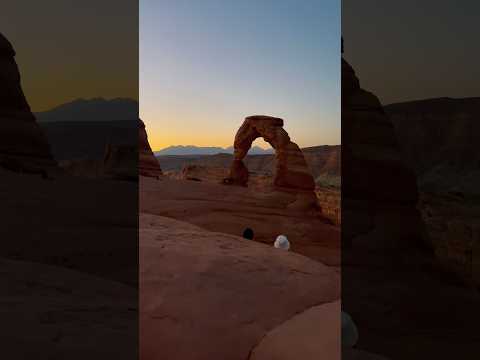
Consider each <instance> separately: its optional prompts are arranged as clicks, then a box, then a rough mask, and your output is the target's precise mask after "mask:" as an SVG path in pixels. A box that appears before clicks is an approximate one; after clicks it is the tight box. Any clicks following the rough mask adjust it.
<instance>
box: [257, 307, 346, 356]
mask: <svg viewBox="0 0 480 360" xmlns="http://www.w3.org/2000/svg"><path fill="white" fill-rule="evenodd" d="M340 311H341V306H340V301H335V302H332V303H328V304H323V305H317V306H314V307H311V308H310V309H308V310H305V311H304V312H302V313H300V314H298V315H295V316H294V317H292V318H291V319H289V320H287V321H285V322H284V323H283V324H282V325H280V326H278V327H276V328H275V329H273V330H271V331H270V332H269V333H268V334H267V335H265V337H264V338H263V339H262V340H261V342H260V343H259V344H258V345H257V346H256V347H255V348H254V349H253V351H252V353H251V356H250V358H249V360H270V359H275V360H297V359H302V360H340V358H341V354H340V349H341V329H340V327H341V326H340V316H339V315H340Z"/></svg>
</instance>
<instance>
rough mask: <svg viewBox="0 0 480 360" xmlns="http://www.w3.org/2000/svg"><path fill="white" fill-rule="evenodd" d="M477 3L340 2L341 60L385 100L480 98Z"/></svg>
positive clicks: (446, 0) (479, 3)
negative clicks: (446, 97)
mask: <svg viewBox="0 0 480 360" xmlns="http://www.w3.org/2000/svg"><path fill="white" fill-rule="evenodd" d="M479 18H480V1H478V0H462V1H458V2H454V1H451V0H422V1H418V0H403V1H379V0H361V1H359V0H343V1H342V33H343V36H344V48H345V53H344V56H345V59H346V60H347V61H348V62H349V63H350V64H351V65H352V66H353V67H354V69H355V71H356V72H357V74H358V76H359V78H360V82H361V85H362V87H363V88H365V89H367V90H369V91H372V92H374V93H375V95H377V96H378V97H379V98H380V100H381V101H382V102H383V103H384V104H389V103H395V102H402V101H409V100H419V99H425V98H435V97H444V96H448V97H473V96H480V72H479V70H478V68H479V67H478V59H479V58H480V47H479V46H478V21H479Z"/></svg>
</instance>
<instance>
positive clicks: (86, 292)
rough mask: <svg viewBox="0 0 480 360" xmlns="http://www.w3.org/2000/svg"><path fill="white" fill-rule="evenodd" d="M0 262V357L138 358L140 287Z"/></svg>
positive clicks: (41, 266)
mask: <svg viewBox="0 0 480 360" xmlns="http://www.w3.org/2000/svg"><path fill="white" fill-rule="evenodd" d="M84 215H85V214H84ZM16 240H18V238H17V239H16ZM63 240H65V239H63ZM96 240H99V241H98V242H101V240H103V239H96ZM111 258H112V257H110V259H111ZM123 265H125V260H124V261H123ZM0 267H1V269H2V271H1V273H0V281H1V282H2V284H3V286H2V287H1V288H0V296H1V298H2V301H3V302H4V303H5V304H6V305H5V306H2V307H0V317H1V318H2V327H3V328H4V329H5V330H6V329H8V331H3V332H2V358H4V359H12V360H14V359H39V358H41V359H42V358H43V359H71V360H82V359H86V358H88V359H91V360H97V359H112V358H115V359H119V360H120V359H121V360H128V359H135V358H137V356H138V353H137V351H136V350H137V346H136V342H137V338H138V332H137V328H136V326H135V325H136V324H137V312H136V311H132V309H134V308H136V307H137V306H138V291H137V287H136V286H128V285H125V284H121V283H120V282H118V281H113V280H111V279H106V278H104V277H99V276H93V275H91V274H86V273H82V272H80V271H74V270H71V269H66V268H62V267H60V266H51V265H46V264H42V263H39V262H36V261H32V262H30V261H19V260H11V259H5V258H1V257H0ZM99 339H101V341H99Z"/></svg>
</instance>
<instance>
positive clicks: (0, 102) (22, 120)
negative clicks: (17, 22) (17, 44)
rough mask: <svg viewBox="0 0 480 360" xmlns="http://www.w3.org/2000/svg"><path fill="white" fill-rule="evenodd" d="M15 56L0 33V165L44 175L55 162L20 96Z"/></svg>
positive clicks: (42, 135) (21, 92)
mask: <svg viewBox="0 0 480 360" xmlns="http://www.w3.org/2000/svg"><path fill="white" fill-rule="evenodd" d="M15 55H16V54H15V50H14V49H13V46H12V45H11V44H10V42H9V41H8V40H7V39H6V38H5V37H4V36H3V35H2V34H0V166H2V167H4V168H7V169H10V170H13V171H18V172H33V173H36V172H42V173H46V172H48V170H51V169H54V168H56V162H55V161H54V160H53V156H52V154H51V151H50V146H49V144H48V141H47V138H46V137H45V135H44V133H43V131H42V130H41V128H40V127H39V125H38V124H37V122H36V120H35V117H34V115H33V114H32V112H31V110H30V106H29V105H28V102H27V100H26V98H25V95H24V93H23V90H22V87H21V82H20V71H19V69H18V66H17V63H16V61H15Z"/></svg>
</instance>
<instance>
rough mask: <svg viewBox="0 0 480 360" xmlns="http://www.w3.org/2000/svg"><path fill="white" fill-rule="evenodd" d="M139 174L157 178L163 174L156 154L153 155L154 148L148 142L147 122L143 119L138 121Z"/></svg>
mask: <svg viewBox="0 0 480 360" xmlns="http://www.w3.org/2000/svg"><path fill="white" fill-rule="evenodd" d="M138 174H139V175H141V176H147V177H156V178H158V177H159V176H160V175H162V169H161V168H160V164H159V163H158V160H157V159H156V158H155V155H153V152H152V148H151V147H150V144H149V143H148V137H147V132H146V130H145V124H144V123H143V121H142V120H139V122H138Z"/></svg>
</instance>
